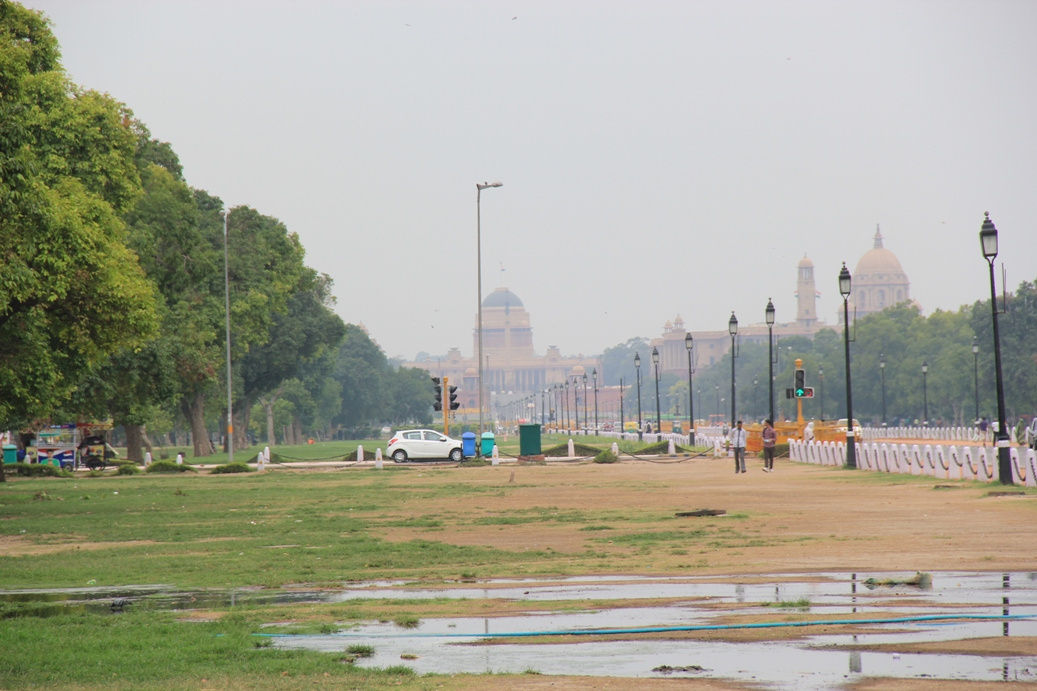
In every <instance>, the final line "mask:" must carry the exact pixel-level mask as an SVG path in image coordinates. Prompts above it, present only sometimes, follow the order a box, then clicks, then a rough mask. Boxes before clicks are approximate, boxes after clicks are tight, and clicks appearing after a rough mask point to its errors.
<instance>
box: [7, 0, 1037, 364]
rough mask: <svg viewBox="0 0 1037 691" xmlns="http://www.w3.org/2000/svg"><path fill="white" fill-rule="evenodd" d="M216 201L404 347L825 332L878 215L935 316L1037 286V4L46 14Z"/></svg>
mask: <svg viewBox="0 0 1037 691" xmlns="http://www.w3.org/2000/svg"><path fill="white" fill-rule="evenodd" d="M26 4H28V5H29V6H30V7H34V8H36V9H40V10H43V11H44V12H46V13H47V14H48V15H49V16H50V17H51V19H52V20H53V22H54V31H55V32H56V34H57V37H58V39H59V41H60V42H61V46H62V52H63V58H64V65H65V67H66V69H67V70H68V72H69V74H70V76H71V77H72V79H73V80H74V81H75V82H77V83H78V84H81V85H83V86H85V87H88V88H92V89H97V90H99V91H105V92H108V93H110V94H112V95H113V96H114V97H115V98H117V99H119V100H120V101H123V102H125V103H126V104H127V105H128V106H129V107H130V108H132V109H133V111H134V112H135V114H136V115H137V116H138V117H139V118H140V119H141V120H143V121H144V122H145V123H146V124H147V125H148V127H149V128H150V129H151V132H152V134H153V136H155V137H156V138H158V139H161V140H163V141H168V142H170V143H171V144H172V146H173V148H174V149H175V150H176V152H177V153H178V154H179V156H180V159H181V161H182V162H183V165H184V173H185V176H186V178H187V181H188V183H189V184H191V185H192V186H194V187H199V188H203V189H206V190H208V191H209V192H211V193H212V194H215V195H217V196H219V197H221V198H222V199H223V200H224V201H225V202H226V203H227V204H229V205H240V204H248V205H250V206H252V207H254V208H256V209H258V210H259V211H260V212H262V213H264V214H268V215H271V216H275V217H277V218H279V219H281V220H282V221H283V222H284V223H285V224H286V225H287V226H288V228H289V229H290V230H292V231H294V232H296V233H298V234H299V237H300V238H301V240H302V243H303V245H304V246H305V248H306V250H307V263H308V264H309V265H310V266H313V267H314V268H316V269H318V270H319V271H322V272H325V273H328V274H330V275H331V276H332V278H333V279H334V280H335V294H336V295H337V298H338V307H337V309H338V312H339V314H340V315H341V316H342V318H343V319H345V320H346V321H348V322H353V323H357V322H363V323H364V324H365V325H366V326H367V327H368V329H369V330H370V333H371V336H372V337H373V338H374V339H375V340H377V341H378V342H379V343H380V344H381V345H382V346H383V348H384V349H385V351H386V354H387V355H389V356H404V357H406V358H412V357H414V355H415V354H416V353H417V352H419V351H427V352H429V353H432V354H440V353H444V352H445V351H446V350H447V349H448V348H450V347H451V346H458V347H460V348H461V351H462V353H464V354H466V355H470V354H471V352H472V330H473V326H474V319H475V312H476V307H477V291H476V189H475V184H476V183H477V182H481V181H497V180H499V181H501V182H503V183H504V186H503V187H501V188H499V189H491V190H487V191H485V192H484V193H483V195H482V253H483V257H482V266H483V293H484V294H487V293H489V292H490V291H492V290H493V288H494V287H496V286H498V285H507V286H508V287H510V288H511V289H512V291H514V292H515V294H516V295H518V296H519V297H520V298H521V299H522V301H523V302H524V304H525V306H526V308H527V309H528V310H529V312H530V314H531V316H532V325H533V340H534V345H535V348H536V350H537V352H538V353H543V352H544V350H546V348H547V347H548V346H550V345H557V346H559V347H560V348H561V350H562V352H563V354H573V355H575V354H580V353H582V354H587V355H590V354H594V353H599V352H601V351H602V350H604V349H605V348H607V347H609V346H612V345H615V344H617V343H620V342H622V341H625V340H626V339H628V338H631V337H634V336H644V337H649V338H651V337H654V336H657V335H659V333H660V332H661V328H662V325H663V323H664V322H665V321H666V320H668V319H673V318H674V317H675V316H676V315H677V314H680V315H681V316H682V317H683V318H684V320H685V321H686V323H687V324H688V326H689V328H691V329H692V330H724V329H726V325H727V320H728V317H729V316H730V313H731V310H735V311H736V313H737V315H738V318H739V321H740V322H741V323H742V324H748V323H756V322H762V321H763V316H764V314H763V312H764V307H765V306H766V304H767V299H768V298H769V297H770V298H773V300H774V304H775V307H776V308H777V314H778V321H786V320H791V319H793V318H794V316H795V298H794V296H793V294H794V291H795V288H796V264H797V263H798V261H799V260H800V258H802V257H803V255H804V253H806V254H807V255H809V256H810V258H811V259H812V260H813V262H814V265H815V273H816V278H817V286H818V289H819V290H820V291H821V300H820V302H819V305H818V308H819V313H820V315H821V316H822V318H824V319H826V320H827V321H828V322H829V323H834V322H835V321H836V313H837V310H841V298H840V297H839V291H838V281H837V278H838V273H839V268H840V266H841V262H843V261H846V262H847V265H848V266H849V268H850V270H851V271H853V269H854V268H855V266H856V263H857V261H858V259H859V258H860V257H861V255H862V254H863V253H864V252H866V251H867V250H868V249H870V248H871V246H872V235H873V234H874V232H875V226H876V224H880V225H881V228H882V233H883V235H884V237H885V246H886V248H887V249H889V250H891V251H892V252H894V253H895V254H896V255H897V257H898V258H899V259H900V261H901V264H902V265H903V267H904V270H905V271H906V273H907V274H908V277H909V279H910V280H911V295H912V297H913V298H915V299H916V300H918V301H919V302H920V303H921V305H922V307H923V309H924V310H925V312H926V313H927V314H928V313H931V312H932V311H933V310H934V309H937V308H940V309H949V310H956V309H957V308H958V307H959V306H960V305H962V304H966V303H971V302H973V301H975V300H977V299H986V298H988V297H989V282H988V280H989V279H988V273H987V265H986V262H985V261H984V260H983V258H982V255H981V252H980V245H979V239H978V233H979V228H980V225H981V223H982V220H983V212H984V211H989V212H990V214H991V218H992V219H993V220H994V222H995V223H996V224H997V227H998V229H999V231H1000V242H1001V255H1000V257H999V262H1000V261H1002V260H1003V261H1004V264H1005V266H1006V268H1007V272H1008V283H1009V287H1010V288H1011V289H1014V288H1015V287H1016V286H1017V285H1018V284H1019V282H1021V281H1023V280H1034V279H1035V278H1037V262H1035V259H1037V229H1035V227H1034V226H1035V221H1037V41H1035V40H1034V36H1035V35H1037V2H1032V1H1030V0H1018V1H998V0H980V1H970V2H962V1H956V0H934V1H931V2H922V1H910V0H894V1H890V2H883V1H881V0H867V1H860V2H855V1H836V0H824V1H818V2H810V1H798V0H797V1H789V2H777V1H773V2H763V1H760V2H745V1H742V2H738V1H730V0H718V1H715V2H713V1H706V0H703V1H700V2H694V1H688V2H651V1H645V0H637V1H636V2H635V1H630V2H604V1H601V0H596V1H593V2H592V1H589V0H587V1H582V2H575V1H569V2H566V1H564V0H550V1H548V2H526V1H523V2H517V1H508V2H503V1H502V2H493V1H490V2H475V1H474V0H470V1H465V2H461V1H455V2H445V1H435V0H421V1H420V2H419V1H417V0H412V1H408V2H386V1H377V2H376V1H367V2H361V1H351V2H347V1H344V0H342V1H337V2H331V1H328V2H317V1H315V0H311V1H309V2H283V1H282V0H278V1H277V2H266V1H257V0H240V1H231V0H224V1H221V0H205V1H202V0H196V1H192V0H146V1H144V0H27V3H26Z"/></svg>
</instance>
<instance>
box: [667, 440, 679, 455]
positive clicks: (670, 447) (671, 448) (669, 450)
mask: <svg viewBox="0 0 1037 691" xmlns="http://www.w3.org/2000/svg"><path fill="white" fill-rule="evenodd" d="M666 453H668V454H670V455H671V456H676V455H677V447H676V446H674V445H673V439H671V440H670V443H669V444H667V446H666Z"/></svg>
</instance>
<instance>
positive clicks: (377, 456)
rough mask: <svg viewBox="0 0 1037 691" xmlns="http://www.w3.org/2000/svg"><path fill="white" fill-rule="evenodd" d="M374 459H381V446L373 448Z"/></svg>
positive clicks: (376, 460)
mask: <svg viewBox="0 0 1037 691" xmlns="http://www.w3.org/2000/svg"><path fill="white" fill-rule="evenodd" d="M374 460H375V463H377V462H379V461H381V460H382V447H380V446H379V447H378V448H377V449H375V450H374Z"/></svg>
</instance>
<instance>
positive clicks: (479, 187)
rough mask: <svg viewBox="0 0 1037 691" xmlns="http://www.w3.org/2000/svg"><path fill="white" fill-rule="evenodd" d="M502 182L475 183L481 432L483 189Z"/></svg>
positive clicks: (480, 421) (480, 422)
mask: <svg viewBox="0 0 1037 691" xmlns="http://www.w3.org/2000/svg"><path fill="white" fill-rule="evenodd" d="M502 184H503V183H500V182H482V183H479V182H477V183H475V266H476V274H477V275H478V278H477V290H478V293H479V294H478V295H477V296H476V297H478V298H479V317H478V321H479V434H482V411H483V382H482V363H483V356H482V191H483V190H485V189H487V188H490V187H500V186H501V185H502Z"/></svg>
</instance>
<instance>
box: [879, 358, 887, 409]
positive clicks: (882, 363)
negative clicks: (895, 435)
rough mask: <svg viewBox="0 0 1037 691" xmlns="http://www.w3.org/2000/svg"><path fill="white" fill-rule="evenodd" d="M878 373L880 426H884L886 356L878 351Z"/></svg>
mask: <svg viewBox="0 0 1037 691" xmlns="http://www.w3.org/2000/svg"><path fill="white" fill-rule="evenodd" d="M879 373H880V374H881V375H882V426H883V427H885V426H886V356H885V355H883V354H882V353H879Z"/></svg>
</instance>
